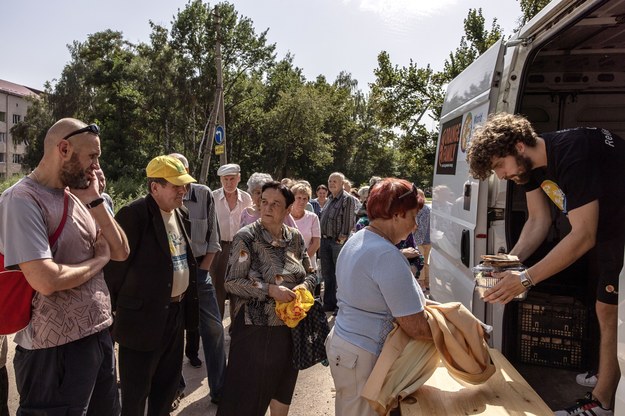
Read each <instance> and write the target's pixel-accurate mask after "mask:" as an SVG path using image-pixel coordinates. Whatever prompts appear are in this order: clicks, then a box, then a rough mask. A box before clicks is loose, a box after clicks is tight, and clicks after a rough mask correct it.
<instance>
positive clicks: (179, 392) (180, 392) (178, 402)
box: [169, 391, 184, 412]
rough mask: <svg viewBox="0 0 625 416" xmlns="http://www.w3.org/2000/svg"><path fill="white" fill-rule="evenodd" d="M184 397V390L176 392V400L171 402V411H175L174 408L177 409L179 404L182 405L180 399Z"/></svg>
mask: <svg viewBox="0 0 625 416" xmlns="http://www.w3.org/2000/svg"><path fill="white" fill-rule="evenodd" d="M182 399H184V392H183V391H178V392H176V398H175V399H174V402H173V403H172V404H171V408H170V409H169V411H170V412H173V411H174V410H177V409H178V406H180V401H181V400H182Z"/></svg>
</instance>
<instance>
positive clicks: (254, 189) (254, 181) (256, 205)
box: [239, 172, 297, 228]
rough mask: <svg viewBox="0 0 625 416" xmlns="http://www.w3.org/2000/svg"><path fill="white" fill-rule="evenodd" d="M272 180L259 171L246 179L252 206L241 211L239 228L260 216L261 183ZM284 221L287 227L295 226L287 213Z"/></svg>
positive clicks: (268, 175)
mask: <svg viewBox="0 0 625 416" xmlns="http://www.w3.org/2000/svg"><path fill="white" fill-rule="evenodd" d="M272 181H273V178H272V177H271V175H270V174H268V173H260V172H254V173H252V175H251V176H250V178H249V179H248V180H247V192H248V193H249V194H250V196H251V197H252V206H251V207H247V208H245V209H244V210H243V211H241V223H240V225H239V228H243V227H244V226H246V225H248V224H251V223H253V222H254V221H256V220H257V219H259V218H260V195H261V192H262V188H263V185H265V184H266V183H269V182H272ZM284 223H285V224H286V225H288V226H289V227H297V226H296V225H295V221H294V220H293V218H292V217H291V215H288V216H287V217H286V218H285V220H284Z"/></svg>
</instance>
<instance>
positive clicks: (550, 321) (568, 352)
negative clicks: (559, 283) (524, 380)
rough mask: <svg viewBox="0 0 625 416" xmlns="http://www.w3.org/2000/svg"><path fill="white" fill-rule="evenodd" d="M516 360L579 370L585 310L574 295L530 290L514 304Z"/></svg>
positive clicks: (582, 360) (583, 342)
mask: <svg viewBox="0 0 625 416" xmlns="http://www.w3.org/2000/svg"><path fill="white" fill-rule="evenodd" d="M518 325H519V326H518V340H519V350H518V351H519V359H520V361H521V362H523V363H527V364H537V365H544V366H550V367H558V368H568V369H583V368H584V365H585V358H586V357H585V348H586V346H587V343H586V339H587V337H588V311H587V309H586V306H584V304H583V303H582V302H580V301H578V300H576V299H575V298H572V297H567V296H550V295H545V294H540V293H531V294H530V296H529V297H528V299H527V300H526V301H525V302H521V303H519V304H518Z"/></svg>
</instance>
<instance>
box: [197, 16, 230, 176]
mask: <svg viewBox="0 0 625 416" xmlns="http://www.w3.org/2000/svg"><path fill="white" fill-rule="evenodd" d="M214 14H215V32H216V38H215V69H216V74H217V79H216V81H217V85H216V88H215V103H214V105H213V109H212V111H211V115H210V117H209V120H208V123H206V126H205V127H204V140H203V141H202V142H203V144H204V155H203V158H202V170H201V171H200V183H206V180H207V178H208V167H209V165H210V159H211V154H212V153H213V140H215V142H216V143H217V145H216V146H215V154H218V155H219V164H220V166H221V165H225V164H226V163H228V159H227V155H226V149H227V147H226V116H225V111H224V82H223V75H222V68H221V26H220V23H221V22H220V17H219V9H218V8H217V6H215V10H214Z"/></svg>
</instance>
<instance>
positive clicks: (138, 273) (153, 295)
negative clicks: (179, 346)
mask: <svg viewBox="0 0 625 416" xmlns="http://www.w3.org/2000/svg"><path fill="white" fill-rule="evenodd" d="M175 214H176V219H177V220H178V225H179V226H180V229H181V230H183V234H184V238H185V241H186V243H187V262H188V263H189V287H188V289H187V291H186V293H185V296H184V299H183V300H182V304H183V307H184V313H185V329H195V328H197V327H198V322H199V304H198V295H197V281H196V270H197V263H196V261H195V258H194V257H193V251H192V250H191V244H190V239H189V234H190V233H189V230H190V226H191V223H190V222H189V220H188V211H187V210H186V208H184V207H182V208H179V209H176V210H175ZM115 219H116V220H117V222H118V223H119V224H120V225H121V227H122V228H123V229H124V231H125V232H126V236H127V238H128V243H129V245H130V255H129V256H128V258H127V259H126V260H125V261H122V262H117V261H110V262H109V264H108V265H107V266H106V267H105V268H104V279H105V280H106V283H107V285H108V287H109V291H110V292H111V303H112V304H113V311H115V321H114V323H113V338H114V339H115V341H116V342H118V343H119V344H120V345H123V346H125V347H127V348H131V349H134V350H139V351H152V350H154V349H156V348H157V347H158V346H160V344H161V340H162V337H163V333H164V331H165V324H166V322H167V315H168V312H169V305H170V298H171V286H172V282H173V273H174V266H173V262H172V259H171V253H170V251H169V243H168V240H167V233H166V231H165V224H164V223H163V217H162V216H161V212H160V210H159V208H158V205H157V204H156V201H155V200H154V198H153V197H152V195H147V196H146V197H144V198H141V199H138V200H136V201H134V202H132V203H131V204H130V205H127V206H125V207H123V208H122V209H120V210H119V212H118V213H117V215H116V216H115Z"/></svg>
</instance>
